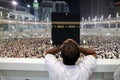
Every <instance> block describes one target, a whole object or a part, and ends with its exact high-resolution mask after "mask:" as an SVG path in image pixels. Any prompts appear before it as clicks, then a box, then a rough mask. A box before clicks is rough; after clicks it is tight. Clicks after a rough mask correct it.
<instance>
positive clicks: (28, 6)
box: [27, 4, 31, 13]
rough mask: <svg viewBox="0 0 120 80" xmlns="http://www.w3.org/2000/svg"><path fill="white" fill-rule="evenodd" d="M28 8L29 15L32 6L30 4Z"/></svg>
mask: <svg viewBox="0 0 120 80" xmlns="http://www.w3.org/2000/svg"><path fill="white" fill-rule="evenodd" d="M27 8H28V13H29V12H30V8H31V6H30V5H29V4H28V5H27Z"/></svg>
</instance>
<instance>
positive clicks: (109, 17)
mask: <svg viewBox="0 0 120 80" xmlns="http://www.w3.org/2000/svg"><path fill="white" fill-rule="evenodd" d="M108 19H109V31H110V26H111V25H110V23H111V14H109V16H108Z"/></svg>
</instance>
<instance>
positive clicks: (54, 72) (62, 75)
mask: <svg viewBox="0 0 120 80" xmlns="http://www.w3.org/2000/svg"><path fill="white" fill-rule="evenodd" d="M45 63H46V65H47V68H48V72H49V80H89V78H90V76H91V74H92V72H93V70H94V69H95V67H96V59H95V58H94V57H93V56H91V55H88V56H86V57H85V59H84V60H83V61H82V62H81V63H79V64H78V65H73V66H68V65H64V64H63V63H62V62H61V61H59V60H58V59H56V57H55V56H54V55H51V54H47V55H46V56H45Z"/></svg>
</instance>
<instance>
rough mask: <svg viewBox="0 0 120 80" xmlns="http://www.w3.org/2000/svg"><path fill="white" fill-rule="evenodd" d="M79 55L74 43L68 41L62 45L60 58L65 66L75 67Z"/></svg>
mask: <svg viewBox="0 0 120 80" xmlns="http://www.w3.org/2000/svg"><path fill="white" fill-rule="evenodd" d="M79 55H80V50H79V47H78V46H77V44H76V43H75V42H72V41H68V42H65V43H64V44H63V47H62V49H61V56H62V58H63V63H64V64H65V65H75V63H76V61H77V60H78V58H79Z"/></svg>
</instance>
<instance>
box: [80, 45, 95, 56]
mask: <svg viewBox="0 0 120 80" xmlns="http://www.w3.org/2000/svg"><path fill="white" fill-rule="evenodd" d="M79 49H80V52H81V53H83V54H84V55H92V56H93V57H95V58H97V54H96V52H95V51H94V50H92V49H89V48H83V47H80V48H79Z"/></svg>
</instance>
